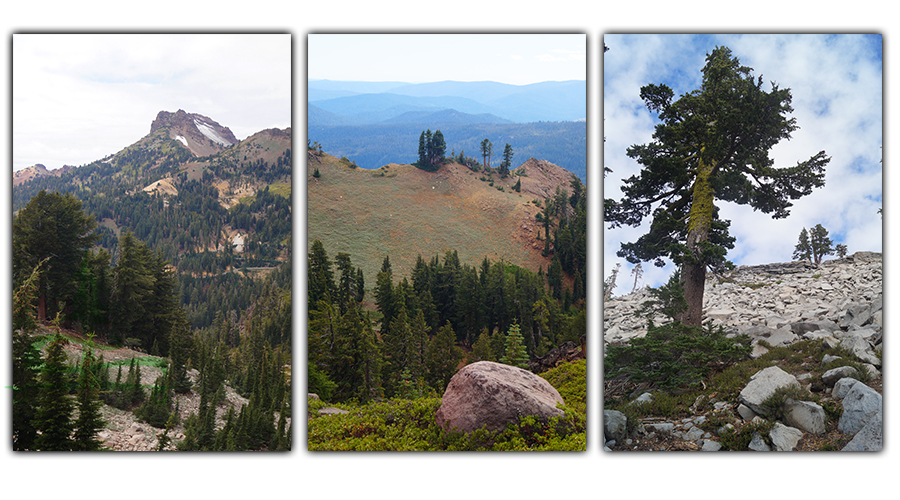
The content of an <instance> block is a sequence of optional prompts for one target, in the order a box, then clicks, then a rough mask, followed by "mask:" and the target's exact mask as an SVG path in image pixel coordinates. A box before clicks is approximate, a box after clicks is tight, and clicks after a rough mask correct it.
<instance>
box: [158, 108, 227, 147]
mask: <svg viewBox="0 0 900 500" xmlns="http://www.w3.org/2000/svg"><path fill="white" fill-rule="evenodd" d="M163 129H166V130H168V132H169V138H170V139H175V140H177V141H178V142H180V143H181V144H183V145H184V147H186V148H188V149H189V150H190V151H191V153H193V154H194V156H207V155H210V154H213V153H217V152H219V151H221V150H223V149H225V148H227V147H230V146H232V145H234V144H236V143H237V142H238V140H237V138H236V137H235V136H234V134H233V133H232V132H231V130H230V129H229V128H228V127H224V126H222V125H220V124H219V123H218V122H216V121H215V120H213V119H212V118H209V117H208V116H203V115H201V114H197V113H188V112H186V111H184V110H183V109H179V110H178V111H176V112H174V113H170V112H168V111H160V112H159V113H158V114H157V115H156V119H155V120H153V123H152V124H150V133H151V134H152V133H154V132H156V131H158V130H163Z"/></svg>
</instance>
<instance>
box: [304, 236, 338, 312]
mask: <svg viewBox="0 0 900 500" xmlns="http://www.w3.org/2000/svg"><path fill="white" fill-rule="evenodd" d="M306 283H307V306H308V311H309V312H310V313H311V312H312V311H315V310H316V306H317V304H318V302H319V301H320V300H325V301H326V302H331V301H332V300H334V298H335V294H336V287H335V284H334V271H332V269H331V261H330V260H329V259H328V253H326V252H325V245H323V244H322V242H321V241H319V240H315V241H313V243H312V247H311V248H310V250H309V255H308V257H307V280H306Z"/></svg>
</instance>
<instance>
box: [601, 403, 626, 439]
mask: <svg viewBox="0 0 900 500" xmlns="http://www.w3.org/2000/svg"><path fill="white" fill-rule="evenodd" d="M627 423H628V419H627V418H626V417H625V414H624V413H622V412H620V411H616V410H604V411H603V435H604V437H605V438H606V441H607V442H609V441H617V442H621V441H622V440H624V439H625V426H626V424H627Z"/></svg>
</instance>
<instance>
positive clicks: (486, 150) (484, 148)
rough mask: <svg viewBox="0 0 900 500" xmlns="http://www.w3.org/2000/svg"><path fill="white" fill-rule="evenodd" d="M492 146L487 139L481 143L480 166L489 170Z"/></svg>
mask: <svg viewBox="0 0 900 500" xmlns="http://www.w3.org/2000/svg"><path fill="white" fill-rule="evenodd" d="M493 149H494V145H493V144H491V141H490V140H489V139H484V140H483V141H481V157H482V165H483V166H484V168H485V169H488V168H491V155H492V154H493Z"/></svg>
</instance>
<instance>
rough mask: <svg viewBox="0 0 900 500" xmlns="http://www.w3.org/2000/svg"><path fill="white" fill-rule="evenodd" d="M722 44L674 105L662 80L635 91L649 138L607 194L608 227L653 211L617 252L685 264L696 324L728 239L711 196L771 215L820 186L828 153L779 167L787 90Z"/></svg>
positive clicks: (792, 122) (631, 152)
mask: <svg viewBox="0 0 900 500" xmlns="http://www.w3.org/2000/svg"><path fill="white" fill-rule="evenodd" d="M751 72H752V68H749V67H745V66H741V65H740V62H739V61H738V59H737V58H736V57H733V56H732V55H731V50H729V49H728V48H727V47H716V48H715V50H713V51H712V52H711V53H710V54H708V55H707V58H706V65H705V66H704V67H703V69H702V73H703V79H702V84H701V87H700V89H698V90H695V91H692V92H689V93H686V94H684V95H682V97H681V98H679V99H678V100H677V101H675V102H672V98H673V97H674V92H673V91H672V89H670V88H669V87H668V86H666V85H655V84H650V85H646V86H644V87H643V88H641V98H642V99H643V100H644V102H645V104H646V105H647V107H648V109H649V110H650V111H652V112H657V113H659V120H660V121H661V123H660V124H659V125H657V126H656V131H655V133H654V135H653V139H654V140H653V142H651V143H650V144H645V145H636V146H632V147H630V148H629V149H628V152H627V153H628V156H629V157H631V158H633V159H635V160H637V161H638V162H639V163H640V164H641V165H643V169H642V171H641V173H640V175H638V176H632V177H630V178H628V179H626V180H625V181H624V185H623V187H622V191H623V192H624V194H625V196H624V197H623V198H622V200H621V201H615V200H605V202H604V207H603V210H604V220H606V221H609V222H610V223H611V224H612V227H613V228H615V227H619V226H621V225H629V226H635V227H637V226H639V225H640V224H641V222H642V221H643V219H644V217H646V216H648V215H650V214H651V213H652V214H653V222H652V224H651V226H650V230H649V232H648V233H647V234H645V235H643V236H641V237H640V238H639V239H638V240H637V241H636V242H633V243H623V244H622V248H621V250H620V251H619V252H618V255H619V256H620V257H624V258H626V259H627V260H628V261H629V262H631V263H633V264H637V263H638V262H643V261H650V260H652V261H654V263H655V264H657V265H659V266H662V265H664V262H663V260H662V259H663V258H669V259H671V260H672V261H673V262H674V263H675V264H676V265H679V266H681V268H682V277H683V279H684V282H685V298H686V300H687V303H688V306H689V307H688V309H687V310H686V311H685V313H684V314H683V315H682V316H681V317H680V318H679V319H680V320H681V321H682V323H684V324H687V325H692V326H699V325H700V319H701V317H702V306H703V289H704V284H705V281H706V270H707V268H708V267H711V268H713V269H721V268H725V267H728V265H729V263H728V262H727V260H726V259H725V255H726V253H727V250H728V249H729V248H733V246H734V241H735V238H734V237H732V236H730V235H729V234H728V226H729V224H730V222H729V221H726V220H722V219H719V217H718V207H716V205H715V201H716V200H724V201H730V202H735V203H738V204H749V205H750V206H752V207H753V208H754V209H756V210H760V211H762V212H763V213H767V214H772V217H774V218H777V219H778V218H784V217H787V216H788V215H789V213H790V212H789V209H790V207H791V206H792V203H791V200H796V199H798V198H800V197H802V196H806V195H808V194H810V193H811V192H812V189H813V188H816V187H821V186H823V185H824V183H825V172H824V170H825V166H826V165H827V164H828V162H829V160H830V158H828V157H826V155H825V152H824V151H820V152H819V153H817V154H816V155H814V156H812V157H811V158H810V159H809V160H806V161H803V162H799V163H798V164H797V165H796V166H794V167H784V168H776V167H773V166H772V165H773V164H774V160H772V159H771V158H769V151H770V150H771V148H772V147H773V146H774V145H775V144H776V143H778V142H779V141H780V140H781V139H788V138H790V135H791V132H793V131H794V130H796V129H797V128H798V127H797V125H796V119H794V118H788V115H789V113H790V112H791V111H792V108H791V106H790V103H791V93H790V90H789V89H779V88H778V86H777V85H775V84H773V85H772V90H771V91H768V92H767V91H765V90H763V89H762V82H763V79H762V77H761V76H760V77H759V78H758V79H755V78H753V75H752V74H751Z"/></svg>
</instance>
